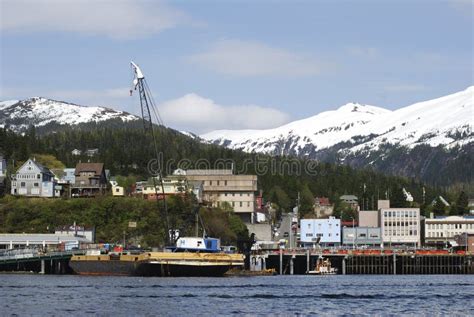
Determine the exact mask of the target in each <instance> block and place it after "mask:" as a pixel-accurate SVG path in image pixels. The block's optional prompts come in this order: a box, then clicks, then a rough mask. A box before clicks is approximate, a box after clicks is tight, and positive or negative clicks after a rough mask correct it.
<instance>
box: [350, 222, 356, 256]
mask: <svg viewBox="0 0 474 317" xmlns="http://www.w3.org/2000/svg"><path fill="white" fill-rule="evenodd" d="M351 218H352V234H353V235H352V249H355V236H356V232H355V227H354V217H351Z"/></svg>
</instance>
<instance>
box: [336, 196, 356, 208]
mask: <svg viewBox="0 0 474 317" xmlns="http://www.w3.org/2000/svg"><path fill="white" fill-rule="evenodd" d="M339 199H340V200H341V201H342V202H343V203H345V204H347V205H349V206H350V207H351V208H352V209H353V210H358V209H359V198H357V196H355V195H342V196H341V197H339Z"/></svg>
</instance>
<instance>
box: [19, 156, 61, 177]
mask: <svg viewBox="0 0 474 317" xmlns="http://www.w3.org/2000/svg"><path fill="white" fill-rule="evenodd" d="M29 161H31V162H32V163H33V164H34V165H36V167H38V169H39V170H40V171H41V173H43V174H48V175H54V174H53V172H51V170H50V169H49V168H47V167H45V166H44V165H43V164H41V163H40V162H38V161H36V160H35V159H28V160H27V161H26V162H25V163H24V164H23V165H22V166H21V167H20V168H19V169H18V170H20V169H21V168H22V167H23V166H25V165H26V164H27V163H28V162H29Z"/></svg>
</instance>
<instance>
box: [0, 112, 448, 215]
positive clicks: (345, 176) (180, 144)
mask: <svg viewBox="0 0 474 317" xmlns="http://www.w3.org/2000/svg"><path fill="white" fill-rule="evenodd" d="M0 140H1V141H0V151H1V152H3V153H4V155H5V156H6V157H7V158H8V159H9V169H10V170H14V169H15V168H18V167H19V163H20V162H22V161H25V160H26V159H27V158H28V157H29V156H31V155H32V154H33V153H41V154H51V155H54V156H55V157H56V158H57V159H58V160H60V161H61V162H63V163H64V164H65V165H66V166H67V167H74V166H75V164H76V163H77V162H78V161H83V162H84V161H87V160H91V161H96V162H104V163H105V165H106V168H108V169H110V170H111V173H112V175H115V176H118V175H123V176H128V175H135V176H136V177H137V179H140V178H146V177H148V172H147V164H148V162H149V160H150V159H151V158H152V157H153V154H152V153H153V151H152V142H151V139H150V137H149V136H147V135H145V133H144V132H143V126H142V125H141V122H139V121H137V122H131V123H123V122H120V124H119V123H118V122H114V121H110V122H108V123H106V124H104V123H101V124H100V125H97V124H95V123H88V124H82V125H78V126H76V127H74V128H72V127H67V126H63V127H60V128H56V129H54V131H49V132H48V133H45V132H44V131H43V132H42V133H38V132H37V131H36V130H35V128H33V127H31V128H30V129H29V130H28V131H27V132H26V133H24V134H22V135H19V134H16V133H14V132H11V131H9V130H7V129H0ZM157 142H158V146H159V149H160V151H161V152H162V153H163V160H162V161H163V162H164V164H165V170H166V171H167V172H170V171H172V170H173V169H175V168H177V167H184V168H196V167H197V168H202V167H208V168H209V167H210V168H212V167H220V168H222V167H223V166H224V165H225V166H226V167H227V168H230V167H231V166H232V164H231V162H234V168H235V170H236V171H237V172H238V173H252V174H253V173H256V174H257V175H258V176H259V178H258V183H259V189H262V190H263V194H264V198H266V200H272V201H273V202H276V203H278V205H279V206H280V208H281V209H282V210H289V209H290V208H291V207H292V206H294V205H295V202H296V197H297V193H298V192H300V193H301V197H302V207H303V208H304V206H305V205H306V207H307V208H309V205H310V203H311V202H312V198H311V197H314V196H326V197H329V198H330V199H331V200H332V201H334V202H336V201H337V197H339V196H340V195H343V194H355V195H357V196H359V197H360V198H361V199H363V201H364V203H363V204H362V205H363V206H362V207H363V208H365V209H371V208H374V207H375V206H376V200H377V199H379V198H380V199H383V198H386V197H387V196H390V195H392V193H394V192H399V191H400V190H401V188H402V187H405V188H406V189H407V190H408V191H410V192H411V193H412V195H413V196H414V198H415V202H418V203H420V204H421V203H422V201H423V199H422V190H423V185H422V184H421V183H420V182H419V181H417V180H415V179H408V178H402V177H393V176H387V175H384V174H381V173H379V172H374V171H372V170H368V169H361V170H356V169H353V168H350V167H348V166H345V165H334V164H328V163H317V162H316V161H305V160H303V159H295V158H287V157H270V156H266V155H262V154H252V153H244V152H242V151H238V150H230V149H226V148H223V147H220V146H216V145H210V144H202V143H200V142H198V141H196V140H194V139H193V138H190V137H188V136H185V135H183V134H181V133H179V132H178V131H175V130H172V129H168V128H163V127H160V128H158V129H157ZM88 148H98V149H99V154H98V155H97V156H96V157H93V158H89V157H87V156H73V155H72V153H71V151H72V150H74V149H80V150H83V151H84V150H85V149H88ZM224 160H226V161H225V163H226V164H224ZM218 162H220V163H222V164H220V165H218V166H215V163H218ZM425 190H426V196H425V202H430V201H431V200H432V199H434V197H435V196H436V195H437V194H439V193H440V192H441V189H434V188H432V187H427V186H425ZM448 198H451V197H448ZM452 199H455V197H452Z"/></svg>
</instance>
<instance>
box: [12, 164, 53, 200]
mask: <svg viewBox="0 0 474 317" xmlns="http://www.w3.org/2000/svg"><path fill="white" fill-rule="evenodd" d="M56 185H57V182H56V179H55V176H54V174H53V172H51V171H50V170H49V169H48V168H46V167H44V166H43V165H41V164H40V163H39V162H36V160H35V159H28V161H26V162H25V163H24V164H23V165H22V166H21V167H20V168H19V169H18V171H17V172H16V173H15V174H13V175H12V183H11V194H12V195H15V196H27V197H59V196H60V191H59V189H58V188H57V186H56Z"/></svg>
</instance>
